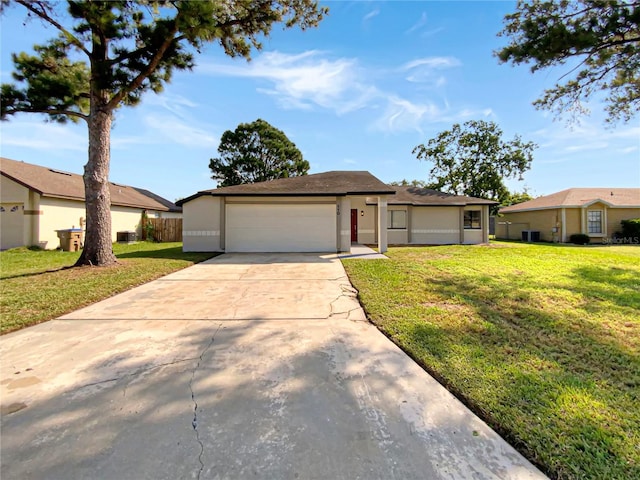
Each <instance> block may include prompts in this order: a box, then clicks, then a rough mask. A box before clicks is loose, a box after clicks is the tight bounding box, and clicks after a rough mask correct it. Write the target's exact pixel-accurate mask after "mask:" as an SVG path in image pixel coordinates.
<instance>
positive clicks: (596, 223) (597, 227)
mask: <svg viewBox="0 0 640 480" xmlns="http://www.w3.org/2000/svg"><path fill="white" fill-rule="evenodd" d="M587 231H588V232H589V233H602V210H589V211H588V212H587Z"/></svg>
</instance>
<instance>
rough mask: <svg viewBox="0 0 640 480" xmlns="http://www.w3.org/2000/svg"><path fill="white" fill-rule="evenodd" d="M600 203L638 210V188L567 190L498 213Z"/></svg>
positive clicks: (505, 208) (502, 209)
mask: <svg viewBox="0 0 640 480" xmlns="http://www.w3.org/2000/svg"><path fill="white" fill-rule="evenodd" d="M596 201H602V202H604V203H606V204H608V205H611V206H613V207H637V208H640V188H569V189H567V190H562V191H561V192H556V193H552V194H551V195H545V196H543V197H538V198H534V199H533V200H529V201H528V202H522V203H518V204H516V205H511V206H509V207H504V208H501V209H500V213H513V212H525V211H528V210H544V209H549V208H562V207H564V208H570V207H574V208H575V207H582V206H585V205H589V204H591V203H594V202H596Z"/></svg>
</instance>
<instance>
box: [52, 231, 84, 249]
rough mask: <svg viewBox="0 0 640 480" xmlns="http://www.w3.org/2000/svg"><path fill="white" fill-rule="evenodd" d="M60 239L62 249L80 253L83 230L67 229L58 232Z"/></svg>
mask: <svg viewBox="0 0 640 480" xmlns="http://www.w3.org/2000/svg"><path fill="white" fill-rule="evenodd" d="M56 233H57V234H58V238H59V239H60V248H61V249H62V250H64V251H65V252H78V251H80V249H81V248H82V229H81V228H66V229H63V230H56Z"/></svg>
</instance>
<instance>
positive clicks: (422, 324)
mask: <svg viewBox="0 0 640 480" xmlns="http://www.w3.org/2000/svg"><path fill="white" fill-rule="evenodd" d="M388 256H389V258H390V260H369V261H358V260H344V262H343V263H344V264H345V268H346V270H347V273H348V275H349V278H350V279H351V281H352V283H353V284H354V286H355V287H356V288H357V289H358V290H359V292H360V293H359V296H360V300H361V302H362V304H363V305H364V307H365V310H366V311H367V313H368V315H369V317H370V318H371V320H372V321H373V322H374V323H375V324H376V325H377V326H378V327H379V328H380V329H381V330H382V331H383V332H384V333H385V334H387V335H388V336H389V337H390V338H391V339H393V340H394V341H395V342H396V343H397V344H398V345H399V346H400V347H401V348H403V349H404V350H405V351H406V352H408V353H409V354H410V355H411V356H412V357H413V358H414V359H416V361H418V362H419V363H420V364H421V365H423V366H424V367H425V369H427V370H428V371H429V372H430V373H432V374H433V375H434V376H435V377H436V378H437V379H438V380H439V381H440V382H441V383H443V384H444V385H445V386H446V387H447V388H449V390H451V391H452V392H453V393H454V394H456V395H457V396H458V397H459V398H460V399H461V400H462V401H463V402H465V403H466V404H467V405H469V406H470V407H471V409H472V410H474V411H475V412H476V413H477V414H479V415H480V416H481V417H482V418H484V419H485V421H487V422H488V423H489V424H490V425H491V426H492V427H494V428H495V429H496V430H497V431H498V432H499V433H500V434H502V435H503V436H504V437H505V438H506V439H507V440H508V441H509V442H510V443H511V444H512V445H514V446H516V448H518V449H519V450H520V451H521V452H522V453H523V454H524V455H525V456H527V457H528V458H529V459H530V460H531V461H533V462H534V463H535V464H537V465H538V466H540V467H541V469H542V470H543V471H545V473H547V474H548V475H550V476H551V477H554V478H558V479H567V478H572V479H573V478H575V479H578V478H593V479H601V478H607V479H629V478H640V407H639V405H640V248H638V247H633V246H626V247H623V246H620V247H618V246H615V247H573V246H560V245H543V244H519V243H505V242H493V243H492V244H491V245H488V246H460V245H456V246H443V247H422V248H395V249H394V248H392V249H390V250H389V252H388Z"/></svg>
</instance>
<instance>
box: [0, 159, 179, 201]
mask: <svg viewBox="0 0 640 480" xmlns="http://www.w3.org/2000/svg"><path fill="white" fill-rule="evenodd" d="M0 173H1V174H2V175H3V176H5V177H7V178H9V179H11V180H13V181H15V182H17V183H19V184H20V185H23V186H24V187H26V188H28V189H30V190H33V191H35V192H37V193H39V194H40V195H42V196H43V197H54V198H65V199H70V200H81V201H84V182H83V180H82V176H81V175H78V174H76V173H68V172H63V171H60V170H55V169H52V168H47V167H42V166H39V165H33V164H31V163H25V162H18V161H16V160H10V159H8V158H4V157H0ZM109 187H110V188H109V189H110V190H111V204H112V205H118V206H125V207H137V208H148V209H151V210H158V211H168V210H170V208H169V207H168V206H167V205H166V204H165V203H164V202H168V203H171V202H169V201H168V200H165V199H163V200H164V202H159V201H158V200H156V199H155V198H154V197H155V195H154V197H150V196H148V195H145V194H144V193H141V192H140V191H138V190H137V189H135V188H134V187H130V186H127V185H119V184H115V183H111V184H110V186H109ZM145 191H146V190H145Z"/></svg>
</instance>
